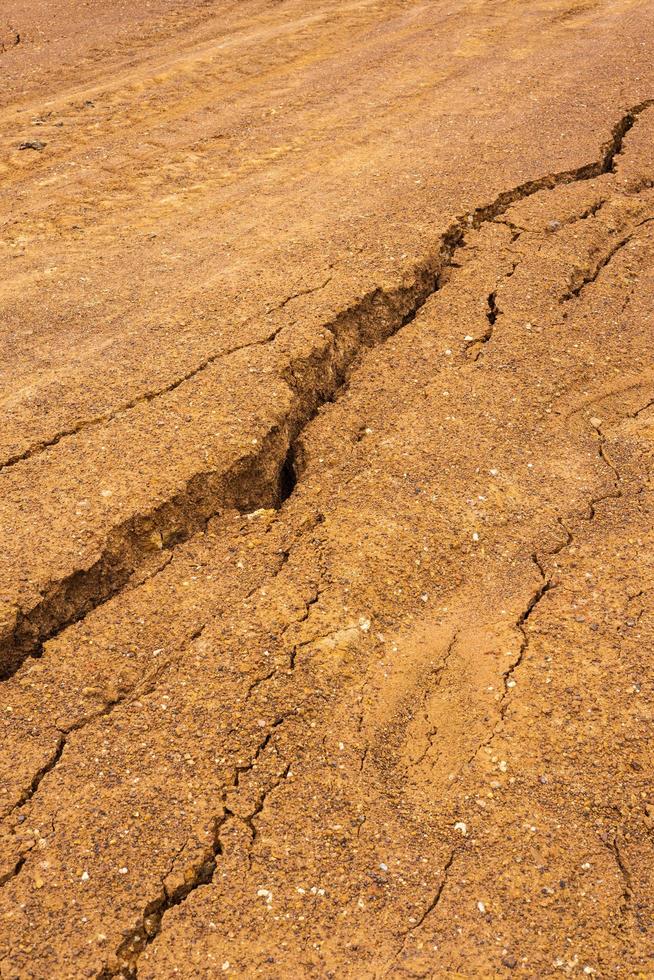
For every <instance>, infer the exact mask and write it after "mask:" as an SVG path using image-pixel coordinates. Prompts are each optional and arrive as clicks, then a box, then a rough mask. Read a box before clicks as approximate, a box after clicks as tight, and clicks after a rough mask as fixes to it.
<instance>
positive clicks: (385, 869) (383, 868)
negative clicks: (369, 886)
mask: <svg viewBox="0 0 654 980" xmlns="http://www.w3.org/2000/svg"><path fill="white" fill-rule="evenodd" d="M379 867H380V868H381V869H382V871H388V865H387V864H384V862H383V861H382V863H381V864H380V865H379Z"/></svg>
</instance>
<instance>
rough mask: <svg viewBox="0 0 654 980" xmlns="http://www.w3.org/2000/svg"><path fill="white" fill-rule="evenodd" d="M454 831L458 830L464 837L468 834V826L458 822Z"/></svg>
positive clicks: (461, 821)
mask: <svg viewBox="0 0 654 980" xmlns="http://www.w3.org/2000/svg"><path fill="white" fill-rule="evenodd" d="M454 829H455V830H458V831H459V833H461V834H463V836H464V837H465V836H466V834H467V833H468V826H467V824H465V823H464V822H463V820H458V821H457V823H455V824H454Z"/></svg>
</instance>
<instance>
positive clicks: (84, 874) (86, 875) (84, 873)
mask: <svg viewBox="0 0 654 980" xmlns="http://www.w3.org/2000/svg"><path fill="white" fill-rule="evenodd" d="M80 877H81V879H82V881H88V880H89V873H88V871H82V874H81V876H80Z"/></svg>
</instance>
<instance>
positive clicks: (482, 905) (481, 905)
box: [477, 902, 486, 915]
mask: <svg viewBox="0 0 654 980" xmlns="http://www.w3.org/2000/svg"><path fill="white" fill-rule="evenodd" d="M477 908H478V909H479V911H480V912H481V914H482V915H483V914H484V912H485V911H486V906H485V905H484V903H483V902H477Z"/></svg>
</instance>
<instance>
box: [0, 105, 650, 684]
mask: <svg viewBox="0 0 654 980" xmlns="http://www.w3.org/2000/svg"><path fill="white" fill-rule="evenodd" d="M653 103H654V99H649V100H647V101H645V102H641V103H640V104H638V105H637V106H634V107H632V108H631V109H629V110H628V111H627V112H626V113H625V114H624V115H623V116H622V118H621V119H620V120H619V122H618V123H617V124H616V125H615V126H614V127H613V130H612V136H611V139H610V140H609V142H608V144H607V145H606V147H605V149H604V152H603V154H602V155H601V157H600V159H599V160H598V161H595V162H593V163H590V164H585V165H583V166H581V167H579V168H575V169H571V170H566V171H562V172H559V173H557V174H548V175H546V176H544V177H541V178H539V179H535V180H531V181H527V182H525V183H523V184H520V185H518V186H517V187H515V188H513V189H511V190H507V191H503V192H502V193H500V194H499V195H498V196H497V197H496V198H495V200H494V201H492V202H491V203H489V204H486V205H483V206H480V207H478V208H476V209H474V210H473V211H471V212H469V213H467V214H465V215H463V216H461V217H459V218H458V219H456V220H455V221H454V222H453V223H452V225H451V226H450V228H449V229H448V230H447V231H446V232H445V234H444V235H443V236H442V237H441V239H440V242H439V245H438V247H437V249H436V250H435V251H434V253H432V255H431V256H429V257H428V258H427V259H426V260H425V261H424V262H423V263H421V264H420V265H418V266H417V267H416V269H415V273H414V280H413V283H412V284H411V285H410V286H399V287H397V288H396V289H393V290H390V291H384V290H382V289H379V288H378V289H375V290H373V291H372V292H371V293H369V294H367V295H366V296H365V297H363V299H362V300H360V301H359V302H358V303H357V304H356V305H355V306H353V307H352V308H350V309H348V310H346V311H344V312H343V313H341V314H339V315H338V316H337V317H336V318H335V319H334V320H333V321H332V322H331V323H330V324H328V325H326V328H327V329H328V330H329V332H330V334H331V336H332V343H331V344H330V345H328V346H327V347H326V352H325V353H323V354H322V355H320V357H319V360H320V363H319V365H318V369H319V374H322V375H324V376H325V377H324V380H323V381H321V384H320V389H319V390H317V389H316V388H313V389H312V388H311V387H309V388H308V389H307V388H306V387H303V386H302V385H301V384H300V385H298V384H297V382H296V380H295V377H294V371H295V369H296V368H299V367H300V365H299V364H290V365H289V368H288V371H287V375H288V376H287V377H285V378H284V380H286V381H287V383H288V384H289V387H290V388H291V390H292V391H293V395H294V399H295V404H294V406H293V408H292V410H291V413H290V417H289V418H288V419H287V420H286V425H285V426H284V429H283V430H281V429H273V430H272V431H271V432H270V434H269V437H268V438H266V439H265V440H263V442H262V445H261V447H260V448H259V450H258V452H256V453H254V454H253V455H252V456H250V457H247V458H245V459H241V460H239V461H238V463H237V464H235V467H234V469H233V471H232V472H229V473H228V474H226V475H224V476H223V477H222V478H220V479H218V480H216V477H215V474H213V473H200V474H197V475H196V476H195V477H194V478H193V479H192V480H191V481H189V483H188V484H187V485H186V486H185V487H184V488H183V489H182V490H181V491H180V493H179V494H178V495H176V496H175V497H174V498H173V499H171V500H168V501H166V502H165V503H164V504H162V505H161V506H160V507H159V508H157V509H156V510H155V511H153V512H152V513H150V514H147V515H142V514H139V515H136V516H135V517H133V518H132V519H130V521H128V522H126V524H125V525H121V526H119V527H117V528H115V529H114V531H113V532H112V535H111V536H110V537H111V539H112V540H111V541H110V542H107V545H106V547H105V549H104V551H103V552H102V555H101V557H100V558H99V559H98V561H97V562H96V563H95V564H94V565H93V566H91V567H90V568H88V569H81V570H78V571H76V572H74V573H72V574H71V575H69V576H68V577H66V578H64V579H62V580H60V581H58V582H56V583H54V584H52V585H51V586H50V587H49V588H46V589H45V590H44V594H43V596H42V599H41V601H40V602H38V603H37V604H35V605H34V606H33V607H32V608H31V609H29V610H27V611H24V610H23V611H20V612H19V613H18V615H17V617H16V622H15V625H14V628H13V629H12V630H11V631H10V632H9V633H6V634H5V636H4V637H2V641H1V642H0V679H6V678H7V677H10V676H12V675H13V674H14V673H15V672H16V670H17V669H18V668H19V667H20V665H21V664H22V662H23V661H24V660H25V659H26V658H27V657H30V656H34V655H38V653H39V652H40V650H41V649H42V645H43V643H44V642H46V641H47V640H48V639H50V638H52V637H54V636H56V635H57V634H58V633H59V632H60V631H61V630H62V629H64V628H65V627H66V626H68V625H70V624H71V623H73V622H75V621H76V620H79V619H81V618H83V616H85V615H87V614H88V613H89V612H90V611H91V610H93V609H94V608H96V607H97V606H99V605H100V604H102V603H103V602H105V601H107V600H108V599H109V598H111V597H112V596H113V595H115V594H116V593H117V592H118V591H120V590H121V589H122V588H123V587H124V585H125V584H126V582H127V581H128V579H129V578H130V576H131V575H132V574H133V572H134V571H135V570H136V568H138V566H139V564H140V563H141V562H142V561H143V559H144V557H145V556H146V554H147V553H148V552H149V550H150V549H151V544H150V542H151V539H152V534H153V532H154V533H160V534H161V535H162V538H163V537H165V539H166V547H174V546H175V545H176V544H178V543H180V542H181V541H184V540H186V539H187V538H189V537H190V536H191V535H192V534H193V533H196V532H197V531H200V530H202V529H203V527H205V526H206V523H207V521H208V520H209V519H210V518H211V517H214V516H216V515H217V514H219V513H220V512H221V511H222V510H223V509H226V508H228V507H230V506H231V507H235V508H236V509H239V510H242V511H250V510H253V509H256V508H257V507H261V506H277V507H279V506H281V505H282V504H283V503H284V502H285V501H286V500H288V499H289V497H290V496H291V495H292V493H293V492H294V490H295V487H296V485H297V481H298V479H299V478H300V477H301V467H300V465H299V462H298V453H297V446H298V440H299V438H300V436H301V433H302V431H303V429H304V428H305V427H306V426H307V425H308V424H309V423H310V422H311V421H312V420H313V419H314V418H315V416H316V415H317V413H318V411H319V410H320V408H321V407H322V406H323V405H324V404H325V403H326V402H328V401H333V400H334V399H335V398H336V397H338V395H339V393H340V392H341V391H342V389H343V387H344V385H346V384H347V381H348V379H349V375H350V373H351V369H352V366H353V365H354V364H355V363H356V362H357V358H358V356H359V355H360V354H361V353H362V352H363V351H365V350H366V349H369V348H371V347H374V346H375V345H377V344H380V343H382V342H383V341H385V340H386V339H388V337H390V336H392V335H393V334H395V333H397V332H398V331H399V330H400V329H402V327H404V326H406V325H407V324H408V323H410V322H412V320H413V319H414V318H415V317H416V315H417V313H418V311H419V310H420V309H421V308H422V307H423V306H424V304H425V303H426V302H427V300H428V299H429V297H430V296H431V295H433V294H434V293H435V292H437V291H438V290H439V289H440V288H441V287H442V285H444V283H445V280H446V278H447V277H446V272H447V270H448V269H450V268H451V267H452V265H453V264H454V256H455V254H456V253H457V251H458V250H459V249H460V248H461V247H462V246H463V245H464V244H465V234H466V231H467V230H470V229H475V228H479V227H480V226H481V225H482V224H483V223H484V222H486V221H491V220H494V219H495V218H497V217H498V216H500V215H502V214H503V213H504V212H505V211H506V210H507V209H508V208H509V207H510V206H511V205H512V204H514V203H516V202H517V201H520V200H523V199H524V198H526V197H529V196H531V195H532V194H535V193H537V192H538V191H541V190H547V189H550V190H551V189H553V188H554V187H557V186H559V185H561V184H566V183H572V182H575V181H581V180H589V179H592V178H593V177H596V176H599V175H600V174H602V173H609V172H612V171H613V170H614V165H615V158H616V156H617V155H618V154H619V152H620V150H621V148H622V143H623V140H624V137H625V135H626V134H627V132H628V131H629V130H630V129H631V127H632V126H633V125H634V123H635V121H636V119H637V117H638V115H639V114H640V113H641V112H642V111H643V110H644V109H646V108H648V107H649V106H650V105H652V104H653ZM489 323H490V319H489ZM491 328H492V324H491ZM271 454H272V457H273V460H277V465H276V466H275V467H273V468H274V470H275V471H276V477H275V481H274V486H272V487H271V485H270V481H269V479H266V471H268V472H269V471H270V465H268V466H266V463H269V462H271V461H273V460H271V459H270V456H271Z"/></svg>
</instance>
